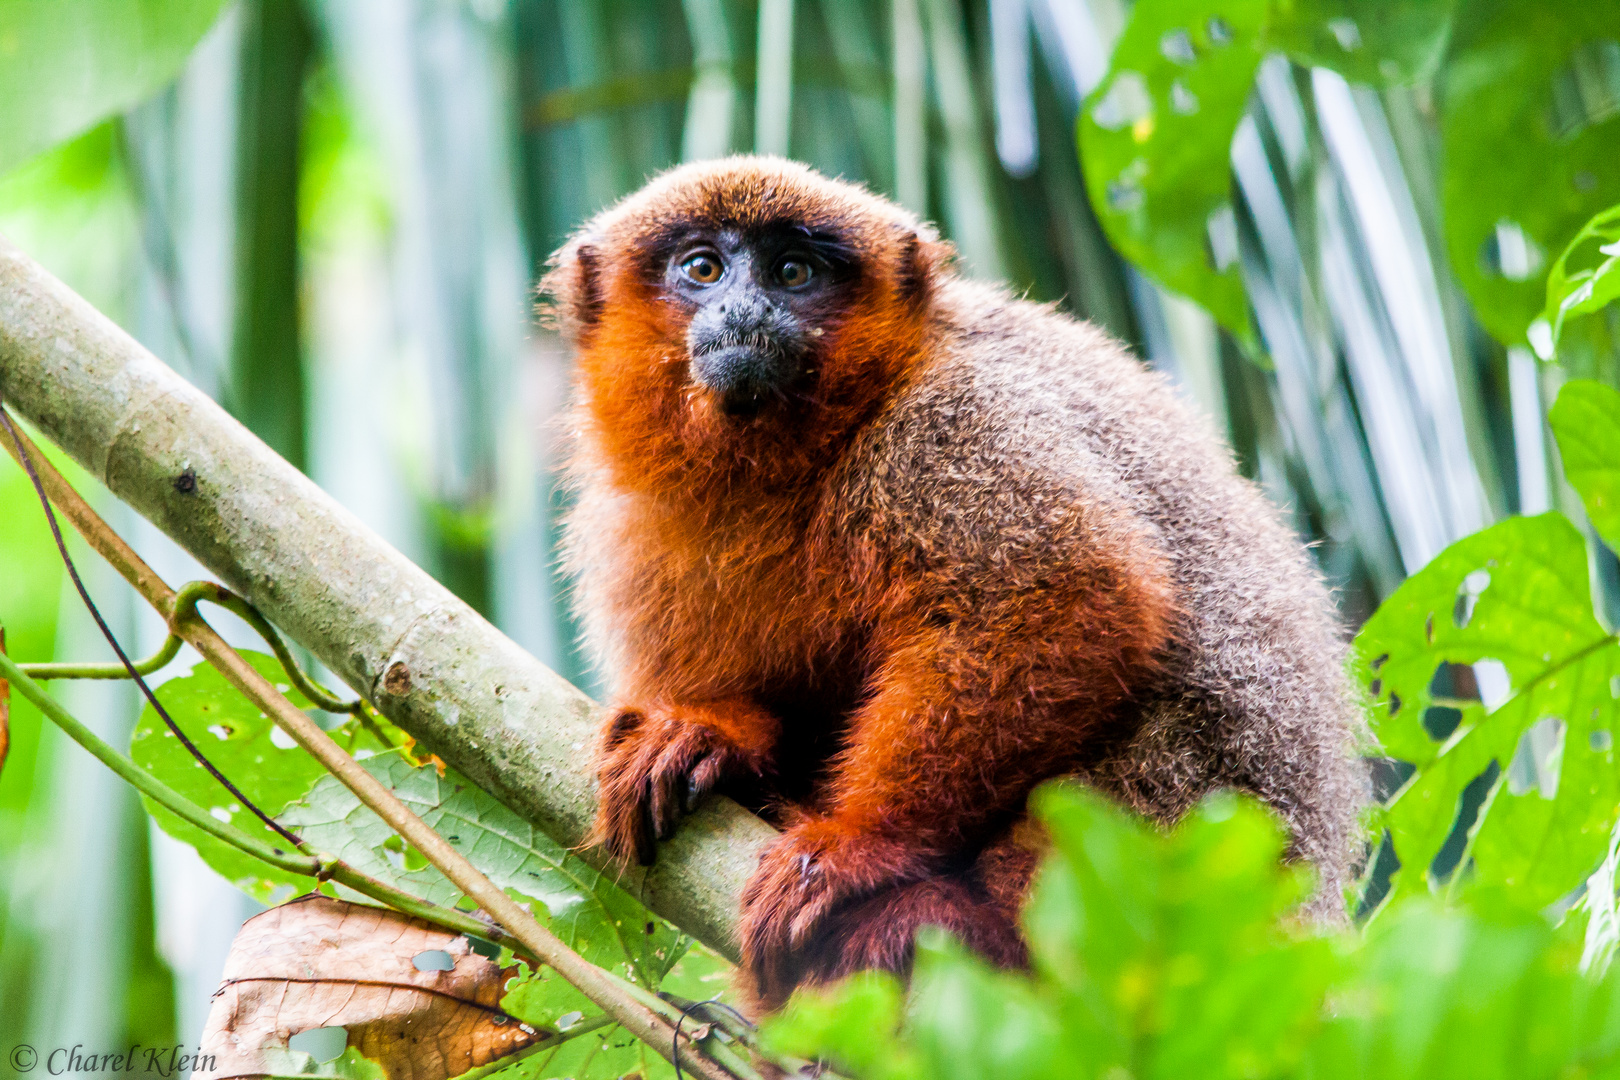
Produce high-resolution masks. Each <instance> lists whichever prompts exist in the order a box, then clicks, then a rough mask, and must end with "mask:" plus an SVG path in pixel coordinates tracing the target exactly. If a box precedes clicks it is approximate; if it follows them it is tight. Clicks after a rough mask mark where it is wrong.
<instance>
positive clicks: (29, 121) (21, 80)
mask: <svg viewBox="0 0 1620 1080" xmlns="http://www.w3.org/2000/svg"><path fill="white" fill-rule="evenodd" d="M224 6H225V5H224V0H7V2H6V3H3V4H0V172H5V171H6V170H7V169H9V168H11V167H12V166H13V165H15V164H17V163H18V162H20V161H23V160H25V159H27V158H29V157H32V156H33V155H34V154H36V153H38V152H39V151H41V150H43V149H45V148H46V147H47V146H50V145H52V144H53V143H57V142H60V141H61V140H63V139H66V138H68V137H69V136H71V135H76V134H78V133H79V132H81V131H84V130H85V129H86V128H88V127H90V126H91V125H92V124H94V123H95V122H96V121H97V120H100V119H102V118H103V117H105V116H109V115H111V114H113V113H117V112H122V111H123V110H125V109H128V108H129V107H130V106H132V105H134V104H135V103H137V102H139V101H140V100H141V99H143V98H145V97H147V96H148V95H150V94H151V93H152V92H153V91H155V90H157V89H158V88H159V87H161V86H162V85H163V84H164V83H166V82H168V81H169V80H170V79H172V78H174V76H175V74H176V73H177V72H178V71H179V70H180V66H181V65H182V64H183V63H185V59H186V57H187V56H188V55H189V54H190V53H191V50H192V48H193V47H194V46H195V45H196V44H197V42H198V41H200V40H202V36H203V34H204V33H205V32H206V31H207V30H208V28H209V27H210V26H212V25H213V24H214V20H215V19H216V18H218V16H219V13H220V10H221V9H222V8H223V7H224Z"/></svg>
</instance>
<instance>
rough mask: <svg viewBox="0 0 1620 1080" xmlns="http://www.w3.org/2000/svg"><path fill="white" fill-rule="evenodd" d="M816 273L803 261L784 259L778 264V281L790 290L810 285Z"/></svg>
mask: <svg viewBox="0 0 1620 1080" xmlns="http://www.w3.org/2000/svg"><path fill="white" fill-rule="evenodd" d="M815 276H816V272H815V270H814V269H812V268H811V266H810V264H809V263H807V262H805V261H804V260H803V259H783V260H782V261H781V262H779V263H777V264H776V280H777V281H778V282H779V283H781V284H783V285H786V286H787V287H788V288H790V289H797V288H798V287H799V286H800V285H808V284H809V283H810V279H811V278H813V277H815Z"/></svg>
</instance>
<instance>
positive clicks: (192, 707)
mask: <svg viewBox="0 0 1620 1080" xmlns="http://www.w3.org/2000/svg"><path fill="white" fill-rule="evenodd" d="M242 655H243V656H245V657H246V658H247V660H248V662H249V663H251V664H252V665H253V666H254V668H255V669H257V670H258V672H259V673H260V674H261V675H263V676H264V677H265V678H267V679H269V680H270V681H271V682H272V683H273V684H276V685H277V688H278V689H280V690H281V692H282V693H283V694H285V695H286V696H287V699H288V700H289V701H291V702H292V703H293V704H294V705H297V706H298V707H299V708H308V707H309V702H308V700H306V699H305V698H304V696H303V695H302V694H300V693H299V692H298V691H297V690H296V689H294V688H293V687H291V686H289V685H288V684H287V682H286V678H287V676H286V673H285V672H283V671H282V669H281V665H280V664H279V663H277V662H276V658H275V657H273V656H266V655H264V654H263V653H255V652H244V653H243V654H242ZM157 696H158V700H159V701H161V702H162V703H163V707H164V708H165V709H167V710H168V712H169V715H170V716H171V717H173V718H174V722H175V723H176V724H177V725H179V727H180V730H181V731H184V732H185V733H186V736H187V737H188V738H189V739H191V741H192V742H194V743H195V744H196V745H197V747H198V749H200V750H201V751H202V752H203V754H204V755H205V756H206V757H207V758H208V760H209V761H211V762H213V763H214V765H215V767H216V768H218V769H219V771H220V772H222V773H224V774H225V776H226V777H227V778H228V779H229V780H230V781H231V782H232V783H234V784H235V785H236V786H237V787H238V788H240V789H241V791H242V793H243V794H244V795H246V796H247V797H248V798H249V799H252V800H253V802H254V804H255V805H257V806H258V807H259V808H260V809H262V810H263V811H264V812H265V813H267V814H269V815H270V816H272V817H279V815H280V814H281V811H282V810H283V809H284V808H286V807H287V805H288V804H289V803H292V802H294V801H296V800H297V799H299V798H301V797H302V796H303V795H304V794H305V793H306V792H308V791H309V789H310V787H311V786H312V785H314V783H315V781H316V780H318V779H320V778H321V777H322V776H325V775H326V770H325V769H323V768H322V767H321V765H320V763H319V762H318V761H316V760H315V759H314V758H313V757H311V756H310V755H309V754H307V753H305V752H304V751H303V750H302V749H301V748H299V747H298V745H297V744H295V743H294V742H293V741H292V739H290V738H289V737H288V736H287V735H285V734H284V733H283V732H282V731H281V729H279V728H277V727H276V726H275V724H274V723H272V722H271V721H270V719H269V717H267V716H266V715H265V714H264V713H263V712H261V711H260V710H259V707H258V706H257V705H254V704H253V703H252V702H250V701H248V699H247V698H245V697H243V696H242V694H241V693H240V692H239V691H238V690H237V689H236V688H235V687H233V686H232V685H231V684H230V683H228V682H226V681H225V677H224V676H223V675H221V674H220V673H219V672H217V671H215V670H214V669H213V668H211V667H209V666H208V665H206V664H199V665H197V667H196V668H194V669H193V670H192V672H191V673H190V674H189V675H183V676H180V677H178V678H174V679H170V680H168V681H167V682H165V683H164V684H163V685H162V686H160V687H158V689H157ZM331 734H332V737H333V738H335V739H337V740H338V742H339V744H340V745H342V746H344V747H345V748H346V749H348V750H349V752H350V753H353V754H356V755H358V756H361V757H364V756H367V755H370V754H375V753H377V752H379V751H381V750H385V749H388V747H386V746H384V745H383V744H382V743H381V742H379V741H378V740H377V739H376V738H375V737H374V736H373V735H372V734H371V733H370V732H368V731H366V730H365V729H363V728H362V727H361V726H360V722H359V721H358V720H350V721H349V722H348V723H347V724H345V725H344V726H343V727H341V728H338V729H337V730H335V731H333V732H332V733H331ZM130 756H131V757H132V758H133V759H134V760H135V763H136V764H138V765H140V766H141V767H143V768H145V769H148V770H150V771H151V772H152V773H153V774H154V775H155V776H157V777H158V778H159V779H161V780H162V781H163V782H164V783H166V784H168V785H169V786H170V787H172V788H174V789H175V790H176V791H178V792H179V793H180V794H182V795H184V796H186V797H187V798H188V799H190V800H191V801H192V802H194V803H196V804H197V805H199V806H201V807H204V808H206V809H208V810H209V811H211V812H212V813H213V815H214V816H215V817H217V818H219V819H220V820H222V821H228V822H230V823H231V824H233V825H235V826H237V827H238V828H240V829H242V830H244V831H245V832H247V833H249V834H250V835H252V836H257V837H259V838H261V839H263V840H265V841H267V842H268V843H270V844H272V845H280V846H285V842H284V841H282V840H281V839H280V838H279V837H277V836H276V834H275V833H273V832H271V831H270V829H269V828H268V827H267V826H265V825H264V824H263V823H262V822H260V821H259V820H258V819H257V818H256V817H254V815H253V814H252V813H251V812H250V811H248V810H246V808H244V807H242V806H241V805H239V804H237V803H236V802H235V800H233V799H232V797H231V794H230V792H228V791H226V790H225V789H224V788H223V787H221V786H220V784H219V782H218V781H216V780H215V779H214V778H213V777H212V776H210V775H209V774H208V772H207V770H205V769H204V768H203V767H202V766H201V765H199V764H198V763H197V761H196V759H195V758H193V757H192V756H191V754H190V752H188V751H187V750H186V748H185V747H184V746H182V745H181V744H180V740H179V739H177V738H175V737H174V733H173V732H171V731H170V730H169V729H168V727H167V726H165V725H164V723H163V721H162V720H160V719H159V718H158V715H157V713H156V712H155V711H154V710H153V709H152V707H151V706H150V705H148V706H147V707H146V709H145V710H144V711H143V712H142V713H141V717H140V720H139V721H137V722H136V724H135V730H134V732H133V734H132V735H131V736H130ZM145 802H146V808H147V810H148V811H149V812H150V813H151V815H152V817H153V818H154V819H155V820H156V821H157V823H158V826H159V827H160V828H162V829H163V831H164V832H166V833H168V834H169V835H170V836H173V837H174V838H175V839H177V840H182V841H184V842H185V843H187V844H190V845H191V846H192V847H194V848H196V849H197V852H198V853H199V854H200V855H201V856H202V857H203V861H204V862H206V863H207V864H208V865H209V866H211V867H213V869H214V870H215V871H217V872H218V873H219V874H220V875H221V876H223V877H224V878H225V879H226V880H227V881H230V882H231V883H232V884H234V885H235V886H236V887H237V888H239V889H241V890H242V891H243V892H245V893H247V894H248V895H249V896H251V897H253V898H254V899H255V900H258V901H259V902H260V903H265V904H271V903H276V902H278V901H280V900H285V899H287V898H288V897H290V896H293V895H294V894H295V893H302V892H307V891H308V890H309V889H310V888H311V887H312V886H313V884H314V883H313V881H312V880H311V879H310V878H307V877H300V876H298V875H296V874H289V873H286V872H285V871H281V870H276V869H274V868H272V867H269V866H266V865H265V864H264V863H262V862H260V861H259V860H257V859H255V858H253V857H252V856H251V855H246V854H243V853H242V852H240V851H238V850H237V849H236V848H233V847H231V846H230V845H228V844H225V843H224V842H222V841H220V840H216V839H214V838H213V837H212V836H209V835H208V834H207V833H205V832H203V831H202V830H201V829H199V828H197V827H196V826H195V825H192V824H190V823H188V822H185V821H182V820H181V819H180V818H178V817H176V816H175V815H174V814H172V813H170V812H169V811H167V810H165V809H163V808H162V807H161V806H158V805H157V804H156V803H154V802H152V801H151V800H150V799H146V800H145Z"/></svg>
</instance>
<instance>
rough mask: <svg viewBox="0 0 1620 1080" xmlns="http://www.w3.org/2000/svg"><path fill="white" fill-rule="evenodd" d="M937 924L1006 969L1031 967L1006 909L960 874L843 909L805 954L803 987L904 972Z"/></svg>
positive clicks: (801, 978) (883, 893) (863, 901)
mask: <svg viewBox="0 0 1620 1080" xmlns="http://www.w3.org/2000/svg"><path fill="white" fill-rule="evenodd" d="M924 926H938V927H942V928H944V929H945V930H947V931H949V932H950V933H951V935H952V936H953V937H955V938H956V939H957V940H958V941H961V942H962V943H963V944H964V945H966V946H968V947H969V948H970V949H972V950H973V951H975V952H977V953H979V954H981V955H982V956H984V957H985V959H987V960H989V961H990V962H991V963H993V964H996V965H998V966H1000V967H1027V966H1028V964H1029V950H1028V948H1027V947H1026V946H1025V944H1024V939H1023V937H1022V936H1021V935H1020V934H1019V932H1018V926H1017V924H1016V923H1015V922H1014V920H1013V919H1012V918H1011V917H1010V916H1009V914H1008V912H1006V911H1005V910H1003V909H1001V908H999V907H998V906H996V905H995V904H994V903H992V902H990V901H989V900H988V899H987V897H986V896H985V895H984V890H983V889H981V888H979V887H977V886H976V885H975V884H974V883H973V882H971V881H970V880H966V879H964V877H963V876H961V875H957V874H950V875H944V876H941V877H934V878H927V879H925V880H923V881H917V882H913V883H911V884H910V885H901V886H900V887H899V888H895V889H887V890H885V891H883V892H880V893H877V894H876V895H874V896H872V897H869V898H868V899H866V900H860V901H857V902H856V903H855V904H853V905H852V906H849V907H846V908H843V909H842V910H840V911H839V913H838V915H837V916H836V917H835V918H834V919H833V920H831V924H830V925H829V927H828V928H827V929H826V930H824V931H823V932H822V933H821V934H819V935H817V936H816V937H815V938H814V939H813V940H812V941H811V942H810V943H809V944H808V945H807V946H806V947H805V949H804V950H803V953H802V958H801V963H802V974H801V975H800V978H799V982H800V984H801V985H809V984H815V983H829V982H835V981H836V980H838V979H841V978H843V977H844V976H845V975H850V974H853V973H854V972H857V971H869V970H881V971H893V972H896V973H897V974H901V975H906V974H909V973H910V971H911V965H912V961H913V959H914V958H915V955H916V942H917V931H918V930H919V929H921V928H922V927H924Z"/></svg>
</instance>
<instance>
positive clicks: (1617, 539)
mask: <svg viewBox="0 0 1620 1080" xmlns="http://www.w3.org/2000/svg"><path fill="white" fill-rule="evenodd" d="M1610 261H1611V262H1612V261H1614V260H1612V259H1611V260H1610ZM1615 277H1616V278H1620V274H1617V275H1615ZM1547 420H1548V422H1549V423H1550V424H1551V425H1552V429H1553V435H1554V436H1555V437H1557V439H1558V453H1559V454H1560V455H1561V456H1562V457H1563V459H1564V475H1565V476H1566V477H1567V478H1568V479H1569V483H1570V486H1571V487H1573V488H1574V489H1575V490H1576V491H1578V492H1580V495H1581V501H1582V502H1583V503H1585V505H1586V516H1587V519H1588V520H1590V521H1591V522H1592V527H1593V528H1594V529H1596V530H1597V531H1598V535H1599V536H1601V537H1603V541H1604V543H1606V544H1608V545H1609V547H1610V548H1612V549H1614V550H1615V551H1620V392H1616V391H1615V390H1614V389H1612V388H1611V387H1607V386H1604V385H1603V384H1602V383H1598V382H1592V381H1590V380H1588V379H1575V380H1572V381H1570V382H1567V383H1565V384H1564V387H1563V389H1561V390H1560V391H1559V392H1558V400H1557V401H1555V402H1553V407H1552V411H1551V412H1550V413H1548V415H1547Z"/></svg>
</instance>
